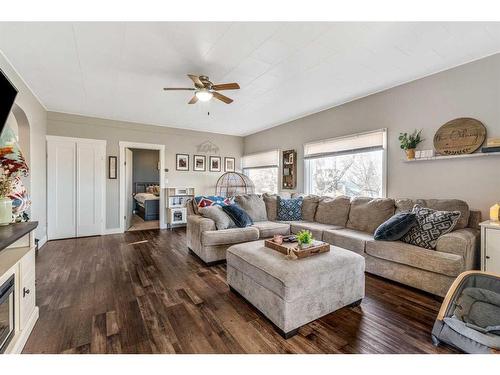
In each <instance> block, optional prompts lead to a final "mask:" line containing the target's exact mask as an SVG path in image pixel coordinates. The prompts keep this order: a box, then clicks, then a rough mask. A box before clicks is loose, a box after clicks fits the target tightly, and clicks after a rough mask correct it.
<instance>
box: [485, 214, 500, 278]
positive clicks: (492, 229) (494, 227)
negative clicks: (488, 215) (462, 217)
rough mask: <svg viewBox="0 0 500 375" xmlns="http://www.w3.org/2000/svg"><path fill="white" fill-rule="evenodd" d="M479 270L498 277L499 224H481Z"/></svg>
mask: <svg viewBox="0 0 500 375" xmlns="http://www.w3.org/2000/svg"><path fill="white" fill-rule="evenodd" d="M481 270H482V271H486V272H490V273H494V274H497V275H500V223H499V222H494V221H485V222H483V223H481Z"/></svg>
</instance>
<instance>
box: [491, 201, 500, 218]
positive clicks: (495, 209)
mask: <svg viewBox="0 0 500 375" xmlns="http://www.w3.org/2000/svg"><path fill="white" fill-rule="evenodd" d="M490 220H491V221H499V220H500V205H499V204H498V203H495V204H494V205H493V206H491V208H490Z"/></svg>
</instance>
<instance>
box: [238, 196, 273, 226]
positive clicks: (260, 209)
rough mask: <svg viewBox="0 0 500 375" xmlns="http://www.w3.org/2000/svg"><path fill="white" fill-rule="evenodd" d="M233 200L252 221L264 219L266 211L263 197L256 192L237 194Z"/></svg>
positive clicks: (265, 218)
mask: <svg viewBox="0 0 500 375" xmlns="http://www.w3.org/2000/svg"><path fill="white" fill-rule="evenodd" d="M234 201H235V202H236V203H237V204H239V205H240V207H241V208H243V209H244V210H245V211H246V213H247V214H248V216H250V217H251V218H252V220H253V221H266V220H267V212H266V204H265V203H264V199H263V198H262V197H260V196H259V195H257V194H246V195H238V196H236V197H235V198H234Z"/></svg>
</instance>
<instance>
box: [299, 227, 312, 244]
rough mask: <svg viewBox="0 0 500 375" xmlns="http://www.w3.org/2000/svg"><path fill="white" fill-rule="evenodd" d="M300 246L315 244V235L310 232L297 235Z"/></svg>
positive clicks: (301, 232)
mask: <svg viewBox="0 0 500 375" xmlns="http://www.w3.org/2000/svg"><path fill="white" fill-rule="evenodd" d="M295 237H296V238H297V241H298V243H299V245H309V244H311V243H312V242H313V235H312V233H311V232H310V231H308V230H301V231H300V232H299V233H297V234H296V235H295Z"/></svg>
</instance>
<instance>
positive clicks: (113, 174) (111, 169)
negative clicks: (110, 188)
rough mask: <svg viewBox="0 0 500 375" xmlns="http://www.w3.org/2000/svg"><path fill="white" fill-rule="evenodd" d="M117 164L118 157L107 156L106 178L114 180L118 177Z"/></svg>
mask: <svg viewBox="0 0 500 375" xmlns="http://www.w3.org/2000/svg"><path fill="white" fill-rule="evenodd" d="M117 166H118V157H117V156H108V178H109V179H110V180H116V179H117V178H118V176H117Z"/></svg>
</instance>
